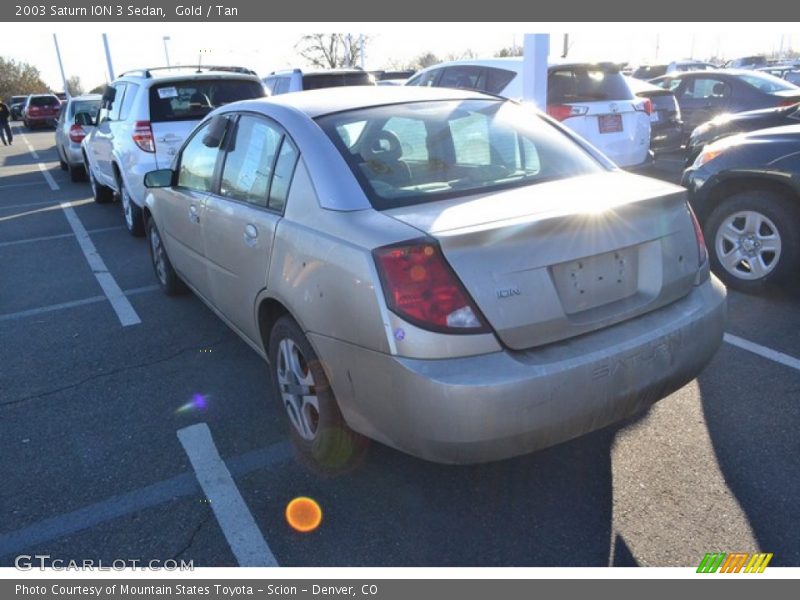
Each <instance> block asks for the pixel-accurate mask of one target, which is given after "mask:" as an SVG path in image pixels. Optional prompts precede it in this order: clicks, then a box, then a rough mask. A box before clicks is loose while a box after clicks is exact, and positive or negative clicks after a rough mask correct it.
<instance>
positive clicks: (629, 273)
mask: <svg viewBox="0 0 800 600" xmlns="http://www.w3.org/2000/svg"><path fill="white" fill-rule="evenodd" d="M384 214H387V215H389V216H391V217H393V218H395V219H397V220H399V221H402V222H403V223H406V224H408V225H410V226H412V227H415V228H417V229H419V230H421V231H423V232H425V233H426V234H428V235H430V236H432V237H434V238H435V239H436V240H437V241H438V242H439V245H440V246H441V248H442V252H443V254H444V256H445V258H446V259H447V261H448V262H449V263H450V265H451V266H452V268H453V270H454V271H455V272H456V274H457V275H458V277H459V278H460V279H461V281H462V283H463V284H464V286H465V287H466V289H467V290H468V291H469V293H470V294H471V295H472V297H473V299H474V300H475V302H476V304H477V305H478V308H479V309H480V310H481V312H482V313H483V314H484V316H485V317H486V318H487V320H488V321H489V323H490V325H491V326H492V327H493V328H494V330H495V331H496V333H497V335H498V337H499V338H500V339H501V341H502V342H503V343H504V344H505V345H506V346H508V347H510V348H512V349H515V350H522V349H526V348H531V347H534V346H539V345H542V344H546V343H549V342H554V341H557V340H563V339H566V338H570V337H574V336H576V335H580V334H583V333H587V332H589V331H593V330H596V329H600V328H602V327H607V326H609V325H612V324H614V323H617V322H620V321H622V320H625V319H629V318H632V317H634V316H636V315H639V314H642V313H644V312H647V311H649V310H653V309H655V308H658V307H660V306H664V305H665V304H668V303H670V302H672V301H674V300H676V299H678V298H680V297H682V296H684V295H685V294H687V293H688V292H689V290H690V289H691V287H692V285H693V282H694V278H695V276H696V273H697V271H698V268H699V265H698V252H697V242H696V238H695V234H694V228H693V225H692V221H691V217H690V215H689V212H688V208H687V204H686V200H685V192H684V191H683V189H682V188H678V187H676V186H673V185H670V184H666V183H663V182H659V181H656V180H653V179H649V178H645V177H640V176H637V175H632V174H628V173H623V172H610V173H603V174H596V175H586V176H582V177H574V178H571V179H567V180H560V181H553V182H544V183H540V184H537V185H535V186H527V187H522V188H516V189H512V190H507V191H504V192H500V193H493V194H484V195H476V196H472V197H470V198H469V199H464V198H461V199H457V200H445V201H440V202H431V203H428V204H423V205H415V206H409V207H403V208H397V209H390V210H386V211H384Z"/></svg>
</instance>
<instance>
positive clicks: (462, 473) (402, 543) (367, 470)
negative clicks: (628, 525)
mask: <svg viewBox="0 0 800 600" xmlns="http://www.w3.org/2000/svg"><path fill="white" fill-rule="evenodd" d="M640 418H641V417H640ZM632 422H634V420H628V421H625V422H623V423H621V424H617V425H615V426H611V427H608V428H606V429H603V430H600V431H597V432H594V433H592V434H589V435H586V436H583V437H581V438H578V439H575V440H572V441H570V442H566V443H563V444H560V445H558V446H555V447H553V448H549V449H546V450H542V451H539V452H537V453H535V454H531V455H527V456H522V457H519V458H515V459H510V460H504V461H499V462H494V463H488V464H484V465H473V466H451V465H439V464H435V463H430V462H427V461H422V460H418V459H416V458H413V457H410V456H407V455H405V454H403V453H400V452H397V451H395V450H392V449H389V448H387V447H385V446H382V445H380V444H373V445H372V447H371V449H370V451H369V457H368V458H367V460H366V462H365V463H364V464H363V465H362V467H361V468H359V469H356V470H355V471H353V472H352V473H350V474H347V475H340V476H338V477H335V478H332V479H329V480H328V481H326V482H325V483H324V491H323V489H322V488H320V494H322V495H323V496H325V497H326V498H327V502H326V503H327V505H328V506H329V507H330V508H331V509H332V510H331V511H330V512H329V517H326V518H327V523H326V527H325V532H324V534H323V535H321V536H320V537H319V538H317V539H316V540H315V541H314V546H313V552H309V553H308V555H307V556H308V558H305V556H306V552H304V551H303V550H302V547H301V546H302V544H300V545H299V546H298V547H295V548H278V549H277V550H278V554H279V555H281V556H291V557H293V559H290V562H289V563H287V566H288V565H289V564H291V565H297V566H300V565H303V564H306V562H305V561H306V560H307V561H308V564H309V565H311V564H315V565H351V566H438V567H442V566H536V567H552V566H636V564H637V563H636V560H635V559H634V557H633V555H632V553H631V551H630V550H629V549H628V547H627V545H626V544H625V542H624V540H622V539H621V538H620V537H619V536H616V537H615V539H614V540H613V543H612V516H613V510H612V508H613V482H612V470H611V449H612V444H613V442H614V439H615V436H616V434H617V432H618V431H619V430H620V428H622V427H625V426H628V425H630V424H631V423H632ZM313 480H314V476H313V475H310V474H309V483H311V484H312V485H314V482H313ZM316 483H319V481H317V482H316ZM348 499H350V500H348ZM342 540H348V543H347V544H346V545H345V547H346V550H345V551H344V554H342V543H343V542H342ZM354 540H355V541H356V543H353V541H354ZM312 556H313V559H312V558H311V557H312ZM295 560H299V561H300V562H299V563H296V562H294V561H295ZM312 560H313V562H312Z"/></svg>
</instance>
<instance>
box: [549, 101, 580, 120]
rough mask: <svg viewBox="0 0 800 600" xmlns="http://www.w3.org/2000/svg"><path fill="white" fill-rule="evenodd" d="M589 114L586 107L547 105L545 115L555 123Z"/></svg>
mask: <svg viewBox="0 0 800 600" xmlns="http://www.w3.org/2000/svg"><path fill="white" fill-rule="evenodd" d="M587 112H589V107H588V106H570V105H569V104H549V105H548V106H547V114H548V115H550V116H551V117H553V118H554V119H555V120H556V121H563V120H564V119H569V118H570V117H581V116H583V115H585V114H586V113H587Z"/></svg>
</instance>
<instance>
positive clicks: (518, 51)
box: [494, 46, 522, 58]
mask: <svg viewBox="0 0 800 600" xmlns="http://www.w3.org/2000/svg"><path fill="white" fill-rule="evenodd" d="M494 55H495V56H497V57H498V58H506V57H508V56H522V46H507V47H505V48H500V50H498V51H497V52H495V53H494Z"/></svg>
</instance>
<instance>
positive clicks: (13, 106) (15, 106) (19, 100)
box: [8, 96, 28, 121]
mask: <svg viewBox="0 0 800 600" xmlns="http://www.w3.org/2000/svg"><path fill="white" fill-rule="evenodd" d="M27 99H28V97H27V96H11V99H10V100H9V102H8V109H9V110H10V111H11V118H12V119H13V120H14V121H20V120H21V119H22V109H23V108H24V106H25V100H27Z"/></svg>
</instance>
